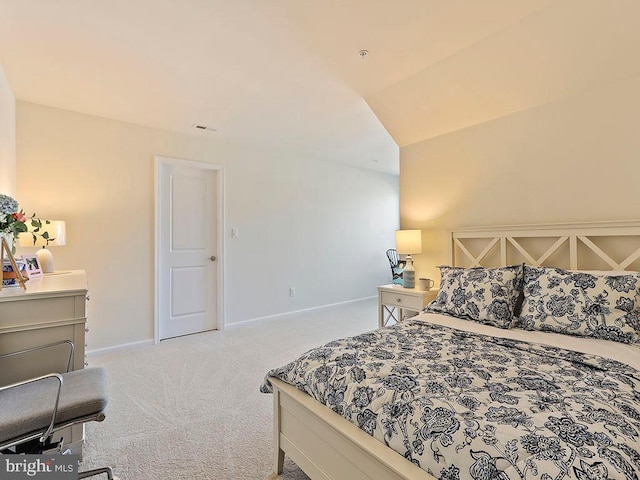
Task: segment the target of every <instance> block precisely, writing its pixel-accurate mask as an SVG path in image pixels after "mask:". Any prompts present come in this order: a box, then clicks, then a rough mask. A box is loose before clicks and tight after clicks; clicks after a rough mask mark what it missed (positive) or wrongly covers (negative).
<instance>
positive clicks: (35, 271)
mask: <svg viewBox="0 0 640 480" xmlns="http://www.w3.org/2000/svg"><path fill="white" fill-rule="evenodd" d="M22 260H24V263H25V265H26V266H27V269H26V273H27V275H28V276H29V278H38V277H41V276H42V275H43V273H42V266H41V265H40V262H39V261H38V257H37V256H36V255H22Z"/></svg>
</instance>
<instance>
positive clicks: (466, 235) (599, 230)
mask: <svg viewBox="0 0 640 480" xmlns="http://www.w3.org/2000/svg"><path fill="white" fill-rule="evenodd" d="M449 248H450V250H449V258H450V261H451V265H456V266H464V267H478V266H484V267H490V266H502V265H512V264H517V263H523V262H524V263H527V264H528V265H533V266H542V265H544V266H553V267H560V268H565V269H570V270H640V221H626V222H598V223H580V224H578V223H576V224H539V225H517V226H514V225H504V226H498V227H471V228H463V229H459V230H455V231H452V232H451V238H450V242H449Z"/></svg>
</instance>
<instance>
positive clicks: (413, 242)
mask: <svg viewBox="0 0 640 480" xmlns="http://www.w3.org/2000/svg"><path fill="white" fill-rule="evenodd" d="M396 250H397V252H398V253H401V254H407V255H413V254H416V253H422V231H421V230H396Z"/></svg>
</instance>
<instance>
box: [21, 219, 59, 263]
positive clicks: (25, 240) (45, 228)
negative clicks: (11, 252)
mask: <svg viewBox="0 0 640 480" xmlns="http://www.w3.org/2000/svg"><path fill="white" fill-rule="evenodd" d="M27 226H28V230H27V232H25V233H23V234H21V235H20V236H19V237H18V241H19V244H20V246H21V247H42V248H41V249H39V250H38V251H37V252H36V256H37V257H38V263H39V264H40V268H41V269H42V273H53V255H52V254H51V251H50V250H49V249H48V248H47V247H60V246H62V245H66V243H67V229H66V224H65V222H64V221H62V220H51V221H49V223H46V222H45V221H43V222H42V226H41V227H40V228H39V229H38V231H37V232H35V229H34V227H32V226H31V225H30V224H27ZM45 232H46V233H47V235H48V238H49V239H53V240H49V242H47V241H46V240H45V239H44V238H43V237H42V235H43V234H44V233H45ZM34 233H37V234H36V235H34Z"/></svg>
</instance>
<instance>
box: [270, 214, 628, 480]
mask: <svg viewBox="0 0 640 480" xmlns="http://www.w3.org/2000/svg"><path fill="white" fill-rule="evenodd" d="M450 254H451V264H452V265H460V266H465V267H467V266H471V267H473V266H480V265H482V266H498V265H500V266H502V265H512V264H516V263H521V262H526V263H527V264H529V265H533V266H538V265H553V266H559V267H562V268H566V269H573V270H612V271H623V270H625V271H630V270H638V269H640V268H639V267H638V259H639V258H640V223H638V222H624V223H599V224H588V225H586V224H581V225H538V226H524V227H500V228H492V229H489V228H475V229H464V230H460V231H455V232H452V233H451V249H450ZM414 319H417V320H418V321H422V322H431V323H435V324H443V325H447V326H450V327H453V328H460V329H465V330H467V331H472V332H475V333H479V334H485V335H492V336H499V337H502V338H511V339H514V340H522V341H526V342H533V343H540V344H545V345H551V346H555V347H560V348H568V347H570V349H572V350H574V351H579V352H584V353H589V354H597V355H601V356H605V357H607V358H611V359H614V360H617V361H620V362H623V363H626V364H627V365H630V366H631V367H633V368H636V369H639V370H640V350H639V349H638V347H637V346H635V345H628V344H621V343H617V342H611V341H605V340H599V339H592V338H580V337H573V336H572V337H570V336H568V335H562V334H558V333H548V332H540V331H527V330H521V329H508V330H504V329H498V328H496V327H492V326H488V325H483V324H480V323H475V322H471V321H468V320H462V319H456V318H452V317H450V316H443V315H437V314H432V313H425V314H421V315H420V316H419V317H414ZM270 380H271V384H272V386H273V401H274V445H275V451H274V471H275V472H276V473H277V474H279V473H281V471H282V465H283V461H284V456H285V455H287V456H289V457H290V458H291V459H292V460H293V461H294V462H296V463H297V464H298V466H300V468H301V469H302V470H303V471H305V473H307V474H308V475H309V476H310V477H311V478H312V479H314V480H315V479H334V480H341V479H350V480H351V479H354V480H355V479H385V480H386V479H430V478H435V477H432V476H431V475H429V474H428V473H427V472H426V471H425V470H423V469H421V468H419V467H418V466H416V465H415V464H413V463H411V462H410V461H408V460H406V459H405V458H403V457H402V456H401V455H399V454H398V453H396V452H395V451H394V450H391V449H390V448H388V447H387V446H385V444H384V443H382V442H381V441H379V440H377V439H375V438H373V437H372V436H370V435H369V434H367V433H365V432H364V431H363V430H361V429H360V428H358V427H357V426H356V425H354V424H352V423H351V422H349V421H347V420H345V419H344V418H342V417H340V416H339V415H337V414H336V413H334V412H333V411H332V410H331V409H330V408H329V407H327V406H325V405H323V404H321V403H319V402H318V401H316V400H314V399H313V398H312V397H311V396H309V395H307V394H306V393H303V392H301V391H300V390H298V389H297V388H296V387H294V386H292V385H289V384H287V383H285V382H283V381H280V380H278V379H276V378H271V379H270ZM463 478H464V477H463Z"/></svg>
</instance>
